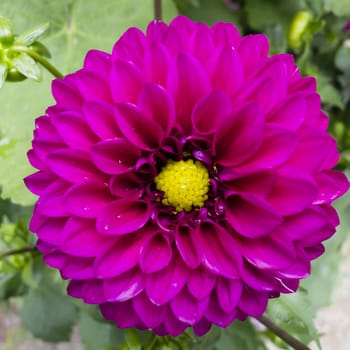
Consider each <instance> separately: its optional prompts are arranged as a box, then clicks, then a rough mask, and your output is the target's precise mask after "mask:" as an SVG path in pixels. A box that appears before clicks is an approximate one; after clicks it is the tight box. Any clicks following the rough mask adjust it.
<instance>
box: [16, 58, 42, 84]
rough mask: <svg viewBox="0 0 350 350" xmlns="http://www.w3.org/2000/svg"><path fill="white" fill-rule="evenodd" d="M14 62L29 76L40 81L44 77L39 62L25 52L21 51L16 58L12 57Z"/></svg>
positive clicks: (20, 70)
mask: <svg viewBox="0 0 350 350" xmlns="http://www.w3.org/2000/svg"><path fill="white" fill-rule="evenodd" d="M12 63H13V65H14V66H15V67H16V68H17V70H18V71H19V72H20V73H22V74H23V75H24V76H26V77H27V78H29V79H33V80H36V81H40V80H41V79H42V74H41V70H40V67H39V64H38V63H37V62H35V61H34V60H33V59H32V58H31V57H30V56H28V54H26V53H25V52H21V53H20V54H18V55H17V56H16V57H15V58H14V59H12Z"/></svg>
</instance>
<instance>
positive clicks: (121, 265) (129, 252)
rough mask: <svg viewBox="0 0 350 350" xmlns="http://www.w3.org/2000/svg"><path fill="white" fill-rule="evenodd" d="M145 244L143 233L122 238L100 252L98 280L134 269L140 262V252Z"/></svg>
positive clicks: (96, 265)
mask: <svg viewBox="0 0 350 350" xmlns="http://www.w3.org/2000/svg"><path fill="white" fill-rule="evenodd" d="M143 242H144V235H143V234H141V233H138V234H134V235H133V236H132V239H131V237H130V236H124V237H120V238H118V239H117V240H116V242H115V243H114V244H113V245H109V246H108V249H107V250H106V251H105V252H103V251H100V254H99V256H98V257H97V258H96V261H95V271H96V275H97V277H98V278H111V277H115V276H118V275H120V274H122V273H124V272H126V271H128V270H131V269H132V268H134V267H135V266H136V265H137V264H138V261H139V255H140V250H141V247H142V245H143Z"/></svg>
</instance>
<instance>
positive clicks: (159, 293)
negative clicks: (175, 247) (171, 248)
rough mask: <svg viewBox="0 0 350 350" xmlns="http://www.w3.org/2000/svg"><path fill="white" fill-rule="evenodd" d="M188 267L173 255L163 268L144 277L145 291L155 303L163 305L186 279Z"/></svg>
mask: <svg viewBox="0 0 350 350" xmlns="http://www.w3.org/2000/svg"><path fill="white" fill-rule="evenodd" d="M187 275H188V268H187V266H186V265H185V264H184V263H183V262H182V260H181V258H179V257H176V256H173V259H172V260H171V262H170V264H169V265H168V266H166V267H165V268H164V269H163V270H161V271H157V272H154V273H152V274H149V275H147V277H146V293H147V295H148V297H149V298H150V300H151V301H152V302H153V303H154V304H156V305H164V304H166V303H167V302H169V301H170V300H171V299H173V298H174V297H175V295H177V294H178V293H179V292H180V290H181V289H182V287H183V286H184V284H185V283H186V281H187Z"/></svg>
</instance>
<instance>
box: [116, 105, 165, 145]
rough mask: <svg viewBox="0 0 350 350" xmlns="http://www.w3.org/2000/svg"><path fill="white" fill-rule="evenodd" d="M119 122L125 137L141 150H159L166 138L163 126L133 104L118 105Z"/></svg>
mask: <svg viewBox="0 0 350 350" xmlns="http://www.w3.org/2000/svg"><path fill="white" fill-rule="evenodd" d="M117 122H118V125H119V128H120V130H121V131H122V133H123V134H124V136H125V137H126V138H127V139H128V140H129V141H130V142H131V143H132V144H134V145H135V146H137V147H138V148H141V149H145V150H155V149H157V148H158V147H159V146H160V143H161V142H162V139H163V137H164V133H163V130H162V128H161V126H160V125H159V124H158V123H157V122H156V121H154V120H152V119H150V118H149V117H147V116H146V115H145V114H144V113H143V111H141V110H140V109H139V108H138V107H137V106H135V105H132V104H127V103H119V104H118V105H117Z"/></svg>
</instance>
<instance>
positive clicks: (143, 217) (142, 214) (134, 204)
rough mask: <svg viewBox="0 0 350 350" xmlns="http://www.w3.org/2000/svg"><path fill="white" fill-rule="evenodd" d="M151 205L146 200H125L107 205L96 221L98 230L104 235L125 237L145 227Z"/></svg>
mask: <svg viewBox="0 0 350 350" xmlns="http://www.w3.org/2000/svg"><path fill="white" fill-rule="evenodd" d="M150 214H151V205H150V203H149V202H148V201H146V200H141V199H140V200H133V199H129V198H123V199H118V200H115V201H113V202H111V203H109V204H107V205H106V206H105V207H104V208H103V209H102V210H101V212H100V213H99V215H98V217H97V220H96V228H97V230H98V231H99V232H100V233H101V234H104V235H124V234H128V233H132V232H135V231H137V230H138V229H140V228H142V227H143V226H145V224H146V223H147V221H148V220H149V218H150Z"/></svg>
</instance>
